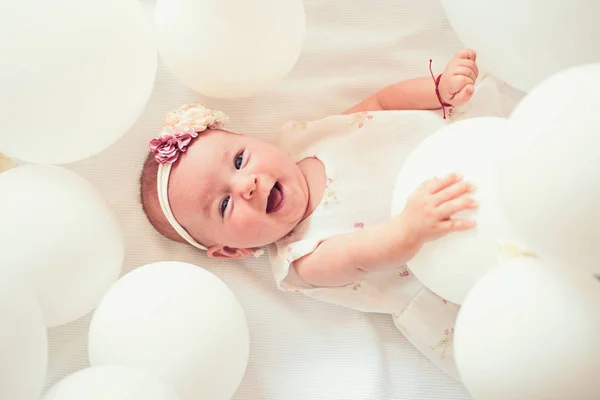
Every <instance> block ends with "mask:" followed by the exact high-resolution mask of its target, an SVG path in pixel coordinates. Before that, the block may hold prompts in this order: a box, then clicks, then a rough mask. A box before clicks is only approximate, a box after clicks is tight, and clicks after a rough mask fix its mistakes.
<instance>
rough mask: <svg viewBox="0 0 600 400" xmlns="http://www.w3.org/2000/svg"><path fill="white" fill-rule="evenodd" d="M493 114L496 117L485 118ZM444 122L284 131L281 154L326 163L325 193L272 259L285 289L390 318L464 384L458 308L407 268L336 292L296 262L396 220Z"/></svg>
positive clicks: (405, 119)
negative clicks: (424, 144)
mask: <svg viewBox="0 0 600 400" xmlns="http://www.w3.org/2000/svg"><path fill="white" fill-rule="evenodd" d="M482 114H486V113H482ZM493 114H497V113H493V112H492V113H487V115H493ZM455 115H459V113H455ZM462 116H463V117H464V113H462ZM446 123H447V122H446V121H444V120H443V119H442V118H441V117H440V116H439V115H438V114H437V113H434V112H429V111H375V112H361V113H356V114H352V115H335V116H330V117H327V118H324V119H321V120H318V121H313V122H302V123H298V122H290V123H288V124H286V125H285V126H284V127H283V128H282V131H281V145H282V147H283V148H285V149H286V150H287V151H288V152H289V153H290V155H291V156H292V158H294V160H295V161H297V162H299V161H301V160H302V159H304V158H306V157H317V158H318V159H319V160H321V162H323V164H324V165H325V169H326V175H327V187H326V189H325V193H324V196H323V199H322V200H321V203H320V204H319V206H318V207H317V208H316V209H315V210H314V212H313V213H312V215H311V216H310V217H308V218H307V219H305V220H304V221H303V222H301V223H300V224H299V225H298V226H297V227H296V228H295V229H294V230H293V231H292V232H291V233H290V234H289V235H288V236H286V237H285V238H283V239H281V240H279V241H278V242H276V243H274V244H272V245H271V246H270V247H269V257H270V260H271V264H272V269H273V274H274V278H275V281H276V283H277V286H278V287H279V288H280V289H281V290H285V291H292V292H301V293H303V294H305V295H307V296H309V297H312V298H314V299H316V300H321V301H325V302H329V303H333V304H337V305H341V306H344V307H349V308H352V309H356V310H360V311H364V312H375V313H387V314H390V315H391V316H392V318H393V319H394V322H395V324H396V326H397V327H398V329H399V330H400V331H401V332H402V333H403V334H404V335H405V336H406V338H407V339H408V340H409V341H410V342H411V343H412V344H413V345H414V346H415V347H417V348H418V349H419V350H420V351H421V352H422V353H423V354H425V355H426V356H427V357H428V358H429V359H430V360H431V361H433V362H434V363H435V364H436V365H438V366H439V367H440V368H441V369H442V370H444V371H445V372H446V373H448V374H450V375H451V376H453V377H455V378H456V379H459V377H458V372H457V369H456V366H455V363H454V356H453V349H452V342H453V335H454V323H455V319H456V315H457V312H458V309H459V307H458V306H457V305H455V304H453V303H450V302H448V301H446V300H444V299H442V298H440V297H439V296H437V295H436V294H434V293H433V292H431V291H430V290H428V289H427V288H425V287H424V286H423V285H422V284H421V283H420V282H419V281H418V280H417V279H416V278H415V277H414V276H413V275H412V273H411V272H410V270H409V269H408V268H407V266H405V265H398V266H397V267H395V268H394V269H390V270H387V271H383V272H377V273H371V274H369V275H367V276H366V277H365V278H364V279H363V280H361V281H358V282H353V283H351V284H348V285H345V286H342V287H336V288H329V287H328V288H323V287H315V286H312V285H310V284H307V283H306V282H304V281H303V280H302V279H301V278H300V277H299V276H298V275H297V274H296V272H295V270H294V268H293V262H294V261H295V260H297V259H299V258H301V257H303V256H305V255H307V254H309V253H311V252H312V251H314V250H315V248H316V247H317V246H318V245H319V243H321V242H322V241H324V240H326V239H328V238H330V237H332V236H334V235H337V234H342V233H348V232H353V231H358V230H360V229H363V228H365V227H368V226H372V225H375V224H378V223H381V222H383V221H385V220H388V219H390V216H391V201H392V192H393V189H394V185H395V181H396V177H397V174H398V172H399V170H400V168H401V167H402V164H403V162H404V160H405V158H406V157H407V155H408V154H409V153H410V151H411V150H412V149H413V148H414V147H415V146H416V145H417V144H418V143H419V142H420V141H421V140H423V139H424V138H425V137H426V136H428V135H430V134H431V133H433V132H435V131H436V130H438V129H440V128H442V127H443V126H444V124H446ZM323 268H327V266H323Z"/></svg>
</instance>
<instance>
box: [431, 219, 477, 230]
mask: <svg viewBox="0 0 600 400" xmlns="http://www.w3.org/2000/svg"><path fill="white" fill-rule="evenodd" d="M474 227H475V221H473V220H472V219H447V220H445V221H442V222H441V223H440V226H439V230H440V233H451V232H459V231H466V230H469V229H473V228H474Z"/></svg>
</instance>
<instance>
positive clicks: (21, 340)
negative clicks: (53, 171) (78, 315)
mask: <svg viewBox="0 0 600 400" xmlns="http://www.w3.org/2000/svg"><path fill="white" fill-rule="evenodd" d="M0 229H3V228H0ZM15 275H16V274H15V273H14V271H2V270H0V355H1V356H0V399H7V400H8V399H11V400H12V399H14V400H17V399H18V400H37V399H38V398H39V395H40V394H41V393H42V388H43V386H44V380H45V379H46V369H47V364H48V339H47V336H46V327H45V326H44V318H43V315H42V311H41V310H40V306H39V304H38V302H37V299H36V298H35V295H34V293H33V290H32V289H31V287H30V286H28V285H27V284H23V281H22V280H21V279H19V278H21V277H20V276H15Z"/></svg>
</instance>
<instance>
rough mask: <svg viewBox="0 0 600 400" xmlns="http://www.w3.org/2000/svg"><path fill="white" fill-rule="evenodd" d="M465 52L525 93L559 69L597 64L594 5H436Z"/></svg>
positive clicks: (474, 1) (507, 0)
mask: <svg viewBox="0 0 600 400" xmlns="http://www.w3.org/2000/svg"><path fill="white" fill-rule="evenodd" d="M442 4H443V6H444V9H445V10H446V15H447V16H448V20H449V21H450V23H451V25H452V27H453V28H454V30H455V32H456V33H457V35H458V37H459V38H460V39H461V41H462V42H463V43H464V45H465V46H468V47H471V48H473V49H474V50H476V51H477V52H478V54H479V60H480V61H481V62H482V63H483V64H485V65H487V66H489V68H490V69H491V71H492V72H493V73H494V75H496V76H498V77H499V78H501V79H503V80H505V81H506V82H508V83H509V84H511V85H513V86H515V87H517V88H519V89H521V90H524V91H529V90H530V89H531V88H533V87H534V86H535V85H536V84H537V83H539V82H541V81H542V80H544V79H546V78H548V77H550V76H551V75H553V74H555V73H557V72H559V71H560V70H562V69H565V68H568V67H572V66H575V65H580V64H585V63H589V62H599V61H600V46H598V44H597V38H598V37H600V24H598V15H600V2H598V1H597V0H572V1H565V0H528V1H521V0H503V1H498V0H442Z"/></svg>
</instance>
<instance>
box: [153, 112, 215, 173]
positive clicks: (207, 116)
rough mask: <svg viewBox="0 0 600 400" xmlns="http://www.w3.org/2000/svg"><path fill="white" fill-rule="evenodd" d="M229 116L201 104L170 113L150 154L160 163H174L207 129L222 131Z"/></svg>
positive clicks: (154, 141) (164, 120)
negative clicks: (199, 134)
mask: <svg viewBox="0 0 600 400" xmlns="http://www.w3.org/2000/svg"><path fill="white" fill-rule="evenodd" d="M226 122H227V116H226V115H225V114H224V113H222V112H221V111H218V110H209V109H207V108H205V107H204V106H201V105H199V104H186V105H183V106H181V107H179V108H178V109H177V110H175V111H171V112H170V113H168V114H167V115H166V116H165V118H164V119H163V123H162V128H161V131H160V136H159V137H156V138H154V139H152V140H151V141H150V146H149V147H150V152H151V153H152V154H154V159H155V160H156V161H157V162H158V163H160V164H165V163H174V162H175V161H177V159H178V158H179V155H180V154H181V153H185V151H186V149H187V146H188V145H189V144H190V142H191V141H192V140H193V139H195V138H196V137H198V133H199V132H203V131H205V130H206V129H220V128H221V127H222V126H223V125H225V123H226Z"/></svg>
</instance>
